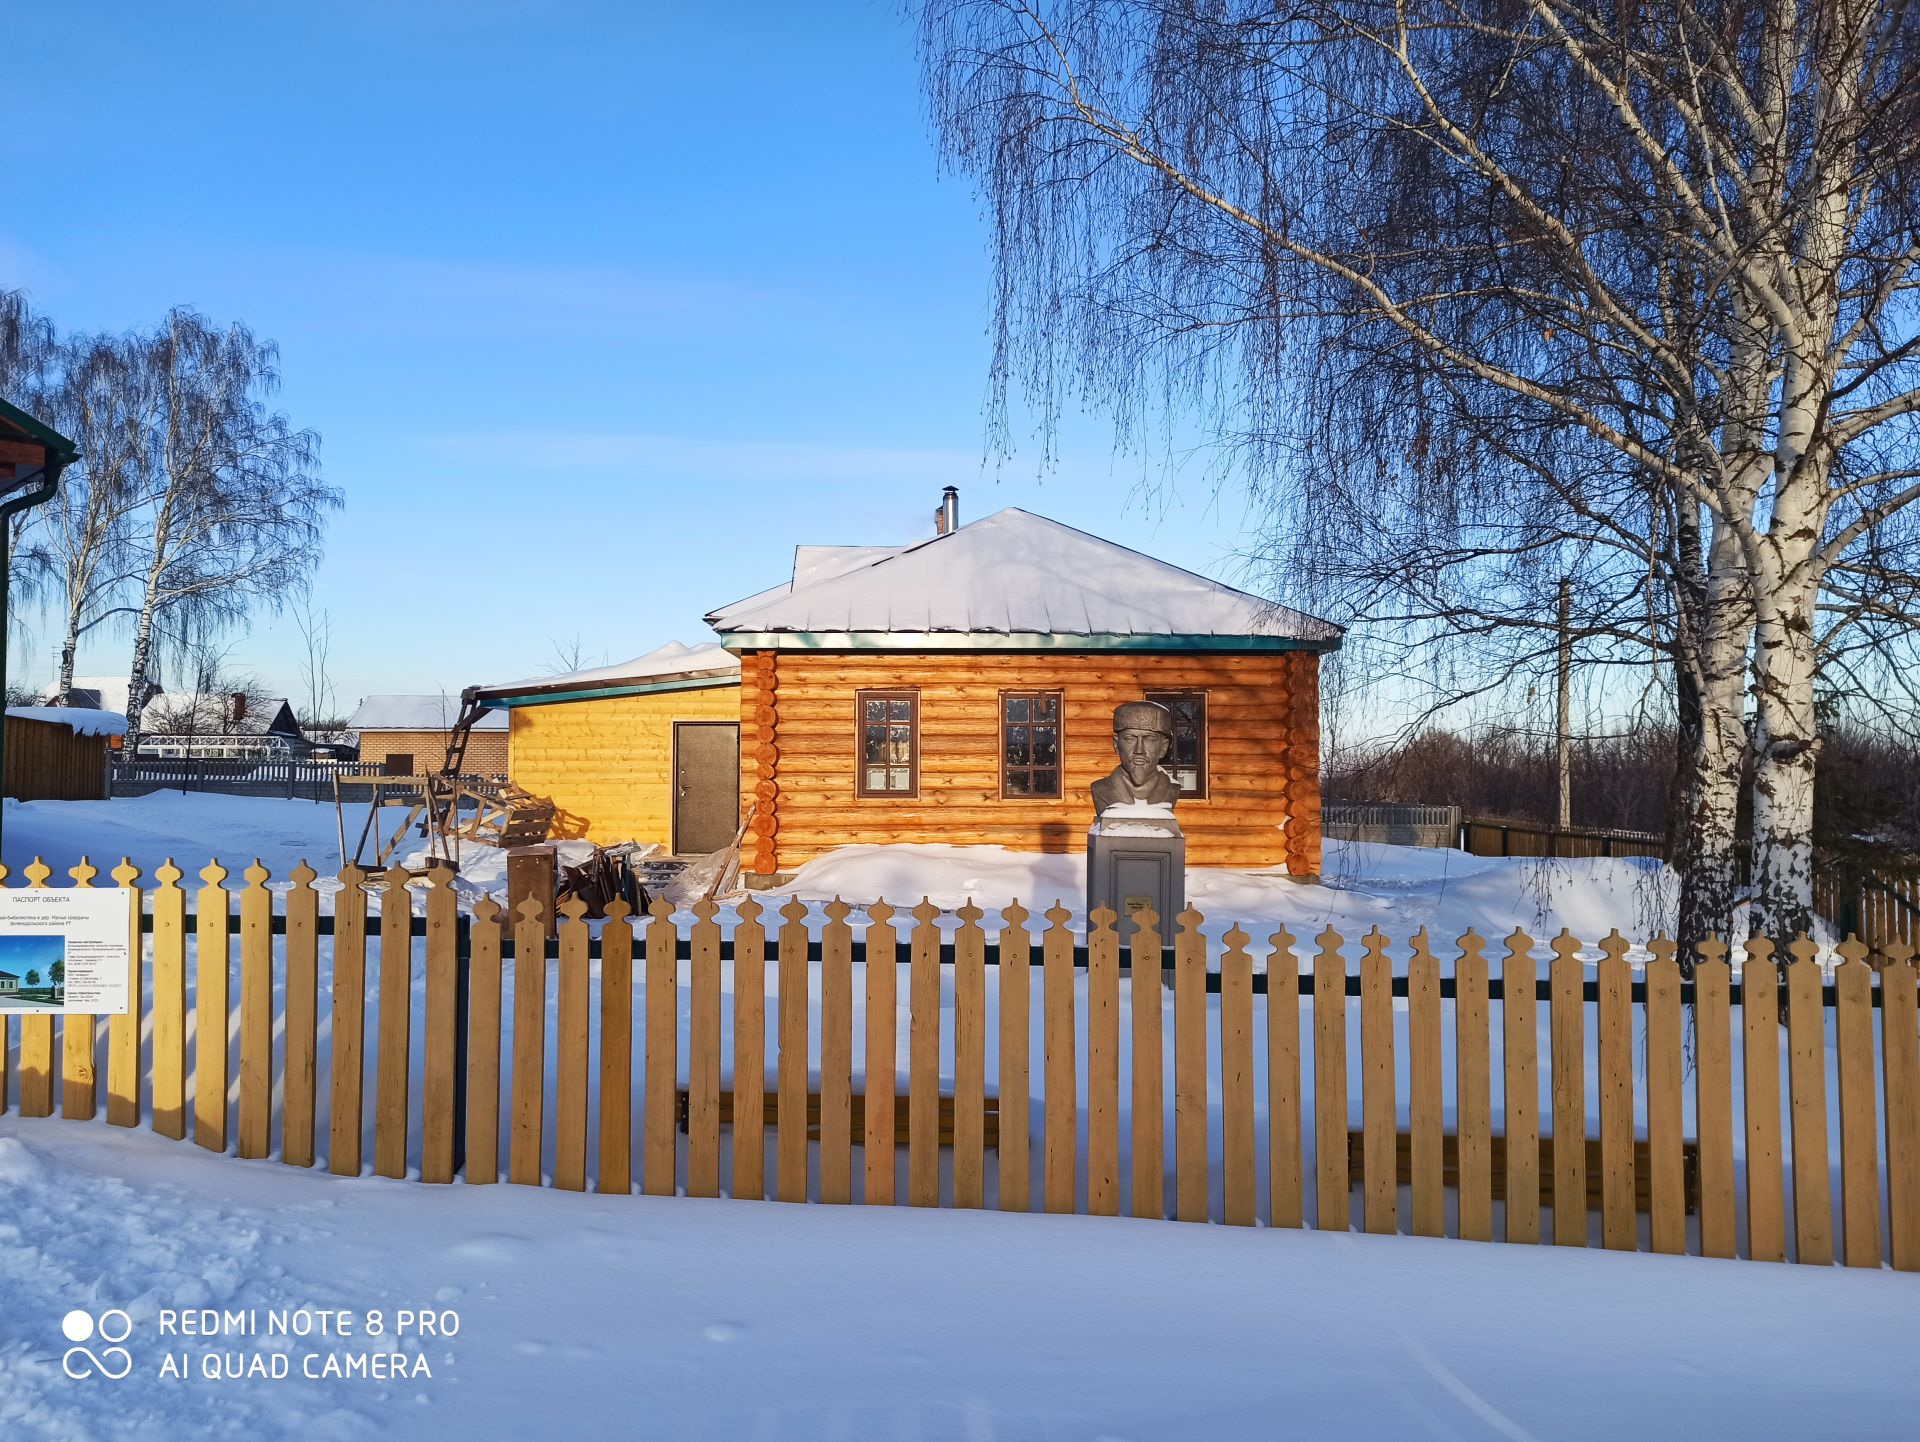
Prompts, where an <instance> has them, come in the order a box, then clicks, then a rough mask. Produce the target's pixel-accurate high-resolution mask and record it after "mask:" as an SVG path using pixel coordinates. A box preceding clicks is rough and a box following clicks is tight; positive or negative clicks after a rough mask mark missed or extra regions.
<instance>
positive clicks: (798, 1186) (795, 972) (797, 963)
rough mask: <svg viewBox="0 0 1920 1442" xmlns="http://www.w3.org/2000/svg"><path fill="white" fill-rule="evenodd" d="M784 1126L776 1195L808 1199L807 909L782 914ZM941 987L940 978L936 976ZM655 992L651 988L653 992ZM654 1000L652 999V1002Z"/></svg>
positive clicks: (777, 1148) (777, 1152)
mask: <svg viewBox="0 0 1920 1442" xmlns="http://www.w3.org/2000/svg"><path fill="white" fill-rule="evenodd" d="M780 915H781V916H782V917H783V918H785V919H784V920H783V921H782V922H781V924H780V1026H779V1046H780V1057H779V1068H780V1071H779V1078H778V1096H779V1110H778V1122H777V1125H776V1126H775V1130H774V1195H775V1196H776V1197H777V1198H778V1199H779V1200H780V1201H783V1202H804V1201H805V1200H806V1199H807V1010H808V1007H807V927H806V918H807V908H806V905H805V904H804V903H803V902H800V901H798V900H790V901H788V902H787V904H786V905H785V906H783V907H781V908H780ZM935 979H936V981H937V980H938V974H937V973H936V977H935ZM649 990H651V988H649ZM649 1000H651V998H649Z"/></svg>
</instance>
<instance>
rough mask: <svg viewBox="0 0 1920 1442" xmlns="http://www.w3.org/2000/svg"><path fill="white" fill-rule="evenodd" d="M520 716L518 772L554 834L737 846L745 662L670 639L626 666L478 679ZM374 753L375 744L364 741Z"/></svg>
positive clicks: (513, 725)
mask: <svg viewBox="0 0 1920 1442" xmlns="http://www.w3.org/2000/svg"><path fill="white" fill-rule="evenodd" d="M464 699H466V700H468V701H479V702H486V703H489V704H491V705H493V706H496V707H499V708H501V709H502V710H503V711H504V712H505V714H506V716H507V717H508V718H510V720H509V728H510V729H509V735H510V738H511V745H510V758H509V759H510V766H509V776H510V779H511V780H512V781H513V783H514V784H515V785H516V786H519V787H521V788H522V789H523V790H526V791H528V792H531V793H532V794H533V795H535V796H544V797H548V798H550V799H551V800H552V801H553V803H554V806H555V808H556V811H555V818H554V830H553V834H554V835H555V836H563V837H586V838H588V839H590V840H593V841H598V842H601V843H603V844H604V843H610V842H615V841H642V842H654V843H658V844H659V845H661V846H663V847H666V848H667V849H668V850H671V851H675V852H683V853H693V852H705V851H717V850H719V849H720V848H721V847H723V846H727V845H730V844H731V843H732V841H733V838H734V835H735V833H736V832H737V831H738V829H739V825H740V812H741V804H742V803H741V797H740V662H739V660H738V659H737V658H735V657H734V656H732V655H730V654H729V653H728V652H727V651H725V650H724V649H722V648H721V647H719V646H717V645H713V644H711V643H710V644H707V645H704V646H684V645H682V644H680V643H679V642H677V641H670V642H668V643H667V644H666V645H664V646H661V647H660V648H659V649H657V650H654V651H649V652H648V653H647V654H646V655H644V656H636V657H635V658H634V659H633V660H631V661H624V662H621V663H620V664H619V665H616V666H599V667H593V668H591V669H587V670H581V671H572V672H568V673H566V674H564V675H559V676H536V677H532V678H530V679H527V680H524V681H510V682H502V683H499V684H496V685H489V686H476V687H472V688H470V689H469V690H468V691H467V692H466V693H465V697H464ZM362 754H363V755H365V754H368V753H367V752H366V751H365V749H364V746H363V752H362Z"/></svg>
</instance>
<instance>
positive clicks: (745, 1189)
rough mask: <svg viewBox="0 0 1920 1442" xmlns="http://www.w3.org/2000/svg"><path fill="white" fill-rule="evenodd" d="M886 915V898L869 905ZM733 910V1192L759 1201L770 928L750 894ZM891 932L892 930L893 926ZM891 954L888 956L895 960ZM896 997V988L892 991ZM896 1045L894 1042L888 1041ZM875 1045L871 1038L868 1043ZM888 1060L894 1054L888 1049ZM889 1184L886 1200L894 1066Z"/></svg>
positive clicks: (870, 1023)
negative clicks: (736, 920)
mask: <svg viewBox="0 0 1920 1442" xmlns="http://www.w3.org/2000/svg"><path fill="white" fill-rule="evenodd" d="M876 907H877V908H878V910H879V911H880V912H883V913H885V914H886V915H887V916H891V915H893V908H892V907H890V906H888V905H887V904H886V903H885V902H876V903H875V904H874V907H869V908H868V910H867V914H868V915H869V916H872V915H875V914H876V912H875V908H876ZM734 914H735V915H736V916H738V917H739V921H738V922H737V923H736V924H735V926H734V928H733V1195H734V1196H736V1197H746V1198H749V1199H751V1200H753V1201H756V1202H757V1201H760V1200H761V1199H763V1198H764V1197H765V1196H766V1194H767V1132H766V1126H767V930H766V927H765V925H764V924H763V923H762V922H761V920H760V918H761V916H762V915H763V914H764V912H763V910H762V908H761V905H760V903H759V902H757V901H755V900H754V899H753V898H752V897H751V896H749V897H748V898H747V899H746V900H745V901H742V902H741V903H740V904H739V906H738V907H736V908H735V912H734ZM888 934H889V936H891V934H892V933H891V931H889V933H888ZM867 935H868V942H867V947H868V952H867V959H868V969H869V972H871V969H872V959H873V952H872V948H873V944H874V943H873V941H872V936H873V932H872V929H871V928H869V930H868V933H867ZM891 959H892V956H891V953H889V955H888V960H889V962H890V961H891ZM887 970H888V976H887V979H888V981H889V982H891V981H892V979H893V977H892V967H891V966H890V965H889V967H888V969H887ZM867 985H868V987H869V988H871V987H872V985H873V978H872V976H871V975H869V976H868V978H867ZM887 995H888V997H889V998H891V996H892V992H891V991H889V992H888V993H887ZM872 996H873V993H872V991H871V990H869V991H868V1002H867V1005H868V1008H869V1011H868V1015H867V1027H868V1032H867V1035H868V1037H869V1038H871V1037H872V1035H873V1032H872V1028H873V1027H874V1025H875V1024H876V1022H875V1018H874V1016H873V1014H872V1011H871V1008H872V1006H873V1001H872ZM886 1025H887V1036H888V1037H889V1039H891V1037H892V1036H893V1010H892V1007H891V1006H890V1005H889V1007H888V1009H887V1016H886ZM889 1044H891V1042H889ZM869 1050H871V1042H869ZM888 1059H889V1062H890V1061H891V1059H892V1053H891V1051H889V1052H888ZM867 1087H868V1098H867V1108H868V1111H867V1126H868V1129H869V1133H871V1129H872V1126H873V1110H872V1108H873V1104H874V1103H873V1097H872V1088H873V1072H872V1065H871V1063H869V1065H868V1072H867ZM887 1098H888V1105H887V1146H888V1151H887V1183H888V1188H889V1190H888V1192H887V1196H886V1200H888V1201H891V1200H892V1199H893V1192H892V1190H891V1188H892V1182H893V1151H892V1146H893V1106H892V1098H893V1071H892V1069H891V1066H889V1068H888V1071H887ZM873 1167H874V1162H873V1158H872V1157H869V1158H868V1160H867V1188H868V1197H867V1200H869V1201H874V1200H877V1199H876V1198H875V1197H874V1196H873V1195H872V1190H873Z"/></svg>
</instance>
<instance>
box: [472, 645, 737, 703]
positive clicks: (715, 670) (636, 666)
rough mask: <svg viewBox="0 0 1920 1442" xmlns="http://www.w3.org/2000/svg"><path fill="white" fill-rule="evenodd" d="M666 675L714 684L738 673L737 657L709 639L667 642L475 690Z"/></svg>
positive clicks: (552, 687)
mask: <svg viewBox="0 0 1920 1442" xmlns="http://www.w3.org/2000/svg"><path fill="white" fill-rule="evenodd" d="M669 676H674V677H679V676H684V677H687V678H689V679H699V678H704V677H708V676H711V677H712V678H713V680H714V682H715V684H720V683H723V682H727V681H734V680H737V679H738V678H739V676H740V658H739V657H738V656H735V655H734V654H733V653H732V652H730V651H728V650H727V649H726V648H725V647H723V646H720V645H717V644H715V643H714V642H712V641H706V642H702V643H701V644H700V645H698V646H687V645H683V644H682V643H681V642H679V641H669V642H667V643H666V644H665V645H664V646H656V647H655V648H654V649H653V650H651V651H649V652H647V654H646V655H644V656H636V657H634V658H633V659H632V660H631V661H622V662H620V663H619V664H618V665H615V666H594V667H591V668H589V669H586V670H582V671H563V672H561V673H560V674H559V675H557V676H529V677H527V678H526V679H525V680H522V681H502V682H500V683H499V684H498V685H492V686H482V687H480V688H479V691H480V694H481V695H482V696H510V695H513V694H514V693H515V692H522V691H567V690H590V689H592V688H594V687H599V686H623V685H645V684H646V683H647V682H648V681H651V680H659V679H662V678H665V677H669Z"/></svg>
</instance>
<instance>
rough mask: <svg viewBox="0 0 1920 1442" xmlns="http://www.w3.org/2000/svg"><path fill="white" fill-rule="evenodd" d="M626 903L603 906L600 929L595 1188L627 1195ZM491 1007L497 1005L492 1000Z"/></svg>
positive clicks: (629, 1005) (629, 1040)
mask: <svg viewBox="0 0 1920 1442" xmlns="http://www.w3.org/2000/svg"><path fill="white" fill-rule="evenodd" d="M630 915H632V911H631V909H630V908H629V907H628V906H627V903H626V902H625V901H622V900H618V899H616V900H614V901H611V902H609V903H608V904H607V921H606V925H605V926H603V927H601V929H600V1159H599V1163H598V1167H597V1171H598V1176H599V1180H598V1182H597V1184H596V1185H597V1186H598V1187H599V1189H600V1190H601V1191H602V1192H605V1193H609V1194H611V1195H614V1196H621V1197H624V1196H626V1195H627V1194H628V1193H629V1192H631V1191H632V1190H633V927H632V926H630V925H629V924H628V922H627V918H628V917H629V916H630ZM495 1005H496V1007H497V1006H498V1001H497V999H496V1003H495Z"/></svg>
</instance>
